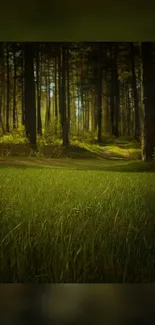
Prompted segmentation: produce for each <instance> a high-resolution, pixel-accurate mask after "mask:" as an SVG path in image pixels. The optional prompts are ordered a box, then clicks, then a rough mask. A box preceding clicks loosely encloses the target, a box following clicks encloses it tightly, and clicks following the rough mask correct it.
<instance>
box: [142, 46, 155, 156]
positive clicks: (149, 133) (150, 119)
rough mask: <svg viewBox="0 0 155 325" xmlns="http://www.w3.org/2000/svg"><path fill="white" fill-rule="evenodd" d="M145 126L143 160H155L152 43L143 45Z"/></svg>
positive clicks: (153, 54)
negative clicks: (154, 158) (154, 150)
mask: <svg viewBox="0 0 155 325" xmlns="http://www.w3.org/2000/svg"><path fill="white" fill-rule="evenodd" d="M142 64H143V87H144V89H143V94H144V125H143V139H142V160H143V161H149V160H152V159H153V149H154V145H155V127H154V126H155V49H154V44H153V43H151V42H143V43H142Z"/></svg>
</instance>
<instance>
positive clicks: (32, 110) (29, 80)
mask: <svg viewBox="0 0 155 325" xmlns="http://www.w3.org/2000/svg"><path fill="white" fill-rule="evenodd" d="M24 57H25V126H26V136H27V137H28V138H29V140H30V144H31V146H32V148H34V149H36V103H35V83H34V62H33V61H34V44H33V43H29V42H28V43H25V44H24Z"/></svg>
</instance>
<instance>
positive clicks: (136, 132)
mask: <svg viewBox="0 0 155 325" xmlns="http://www.w3.org/2000/svg"><path fill="white" fill-rule="evenodd" d="M130 60H131V71H132V89H133V97H134V111H135V121H134V139H135V140H139V137H140V118H139V101H138V91H137V80H136V71H135V49H134V43H133V42H130Z"/></svg>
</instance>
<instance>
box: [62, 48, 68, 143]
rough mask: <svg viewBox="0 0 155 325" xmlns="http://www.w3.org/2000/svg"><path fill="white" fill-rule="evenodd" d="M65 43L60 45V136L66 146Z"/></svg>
mask: <svg viewBox="0 0 155 325" xmlns="http://www.w3.org/2000/svg"><path fill="white" fill-rule="evenodd" d="M66 59H67V56H66V44H63V45H62V88H61V89H62V93H61V94H62V109H63V111H62V137H63V146H65V147H67V146H68V144H69V137H68V118H67V105H66Z"/></svg>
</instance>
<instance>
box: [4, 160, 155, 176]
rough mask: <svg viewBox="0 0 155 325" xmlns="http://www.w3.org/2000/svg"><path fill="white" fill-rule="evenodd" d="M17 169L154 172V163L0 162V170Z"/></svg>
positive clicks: (102, 161)
mask: <svg viewBox="0 0 155 325" xmlns="http://www.w3.org/2000/svg"><path fill="white" fill-rule="evenodd" d="M8 167H13V168H18V169H29V168H30V169H51V168H52V169H53V168H54V169H68V170H83V171H84V170H85V171H104V172H106V171H107V172H127V173H129V172H132V173H134V172H136V173H137V172H151V173H152V172H155V162H151V163H143V162H140V161H132V162H131V161H128V162H124V161H117V162H115V161H109V162H107V161H106V160H99V161H98V160H95V159H94V160H85V159H81V160H80V159H78V160H75V159H61V158H59V159H40V160H38V159H35V158H34V159H33V158H30V159H29V158H27V159H18V160H17V159H13V158H11V159H4V160H0V169H2V168H8Z"/></svg>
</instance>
